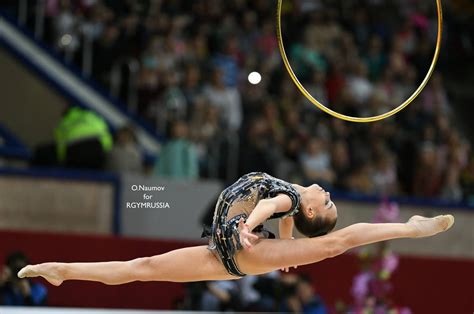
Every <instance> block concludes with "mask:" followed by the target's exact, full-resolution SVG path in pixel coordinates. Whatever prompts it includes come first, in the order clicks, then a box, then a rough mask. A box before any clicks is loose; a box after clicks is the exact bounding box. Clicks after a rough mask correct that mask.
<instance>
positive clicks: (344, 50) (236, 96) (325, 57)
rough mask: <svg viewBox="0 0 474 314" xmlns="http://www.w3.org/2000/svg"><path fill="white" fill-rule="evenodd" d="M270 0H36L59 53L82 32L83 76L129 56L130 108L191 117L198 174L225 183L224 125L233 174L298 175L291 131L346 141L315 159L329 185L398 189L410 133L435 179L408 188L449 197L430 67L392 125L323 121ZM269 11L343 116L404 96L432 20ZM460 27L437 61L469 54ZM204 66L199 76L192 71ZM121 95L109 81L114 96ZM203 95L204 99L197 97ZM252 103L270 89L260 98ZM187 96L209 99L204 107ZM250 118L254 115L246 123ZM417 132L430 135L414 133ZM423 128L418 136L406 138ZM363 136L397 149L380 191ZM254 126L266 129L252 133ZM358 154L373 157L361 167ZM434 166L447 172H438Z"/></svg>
mask: <svg viewBox="0 0 474 314" xmlns="http://www.w3.org/2000/svg"><path fill="white" fill-rule="evenodd" d="M273 5H274V4H273V2H272V1H268V0H264V1H257V2H255V3H254V2H245V1H221V2H219V1H212V2H196V1H194V2H192V3H191V2H189V1H184V0H175V1H172V2H166V1H151V2H150V1H144V2H142V1H135V2H134V1H127V2H125V3H120V2H114V1H71V0H61V1H48V5H47V21H46V27H47V28H48V29H47V30H46V31H45V33H46V34H47V36H46V40H48V39H49V41H50V44H51V45H53V46H54V47H59V49H60V50H61V51H63V52H64V53H65V54H66V55H67V57H68V60H71V58H73V57H75V58H74V59H73V60H76V61H79V60H81V59H82V58H80V57H81V56H80V53H81V51H82V47H80V45H82V43H83V41H82V40H81V39H82V37H84V36H85V37H87V38H90V39H92V40H93V41H94V49H93V69H94V71H93V77H94V78H95V79H97V80H99V81H100V82H101V83H103V84H106V85H107V86H108V85H109V81H110V78H109V73H110V70H111V68H112V67H113V66H114V65H118V64H121V62H123V61H124V60H126V61H127V60H129V59H130V58H134V59H135V58H136V59H138V60H140V62H139V64H140V69H139V77H138V80H137V81H138V83H137V92H138V110H137V111H138V114H139V115H140V116H142V117H144V118H145V119H146V120H148V121H149V122H151V123H152V124H153V125H154V126H155V128H156V130H157V131H158V132H161V133H166V130H167V129H168V127H169V123H170V122H171V121H173V120H175V119H179V120H186V122H187V123H190V122H191V123H192V126H193V127H192V129H193V132H192V134H190V138H192V140H193V141H196V144H197V145H198V148H199V149H198V151H199V164H200V169H201V171H200V175H202V176H206V175H210V174H209V173H210V172H209V171H208V169H207V165H209V164H213V165H219V166H218V167H214V168H216V169H217V168H219V169H218V170H215V171H213V172H212V174H211V176H213V177H218V176H220V177H222V178H226V179H231V178H230V176H236V175H237V174H236V173H234V172H235V171H233V170H232V169H230V170H229V168H230V167H228V166H227V163H228V160H230V159H229V156H232V155H233V154H235V155H237V154H238V152H237V149H235V148H234V149H229V147H231V146H232V145H230V144H229V143H225V139H222V138H226V137H228V133H226V132H218V131H226V130H230V131H232V132H233V138H234V139H235V140H234V141H233V143H234V144H235V143H240V144H239V145H238V150H239V151H240V154H239V156H241V161H240V165H241V166H240V169H241V170H242V169H244V168H246V169H248V170H255V168H254V167H262V168H260V169H259V170H265V169H266V171H273V172H274V173H275V174H276V175H278V176H280V177H284V178H289V177H290V176H291V177H293V178H294V179H296V181H299V180H300V178H301V176H302V175H301V170H300V163H299V158H300V156H301V155H303V154H306V152H305V150H307V148H306V147H305V145H304V143H305V140H307V137H309V136H313V135H317V137H319V138H322V139H324V140H336V141H339V140H342V141H344V142H345V143H346V145H345V146H346V148H345V149H344V148H340V147H339V148H337V149H335V152H331V153H332V154H331V162H334V164H333V165H331V162H330V163H329V164H330V166H329V168H333V169H334V172H335V173H336V174H335V175H334V177H335V178H334V179H333V184H335V185H336V186H337V187H339V188H343V189H348V190H349V191H352V192H354V191H355V192H360V193H389V194H404V193H408V194H410V193H412V192H413V190H414V189H415V186H417V188H418V189H419V188H420V186H419V185H418V183H420V182H421V181H423V180H422V178H421V177H420V176H422V175H421V174H419V175H418V176H417V175H416V172H417V171H416V170H415V168H416V164H415V163H416V162H417V159H420V160H421V159H423V158H421V157H420V158H418V155H420V156H421V155H425V153H422V152H419V151H418V149H417V147H416V146H417V145H416V143H417V142H418V141H419V140H422V141H424V142H428V141H430V142H432V145H434V150H436V154H435V155H436V156H435V157H434V158H435V159H436V166H435V169H437V170H438V171H439V172H440V173H439V174H437V175H436V180H438V181H439V182H438V183H437V186H438V187H437V188H432V191H431V192H429V193H428V192H427V191H424V192H426V193H422V192H421V191H417V195H420V196H422V195H425V194H426V195H431V196H433V197H440V196H441V195H443V197H445V198H448V199H453V197H454V199H458V198H459V193H458V192H459V189H458V187H461V188H462V189H465V188H466V187H468V186H469V184H468V185H466V184H464V183H462V184H461V181H463V180H465V179H464V178H465V177H466V175H465V170H463V169H465V167H466V164H467V159H466V158H467V157H466V156H464V155H465V153H458V152H457V153H455V155H459V156H457V157H453V156H452V155H453V153H451V152H450V151H451V150H452V149H454V150H455V151H459V150H462V149H460V148H459V146H460V144H459V143H458V144H453V143H451V141H452V140H451V138H452V135H451V133H452V132H451V129H452V127H451V126H452V125H454V123H453V119H452V116H451V113H452V111H453V109H452V108H451V101H452V100H451V99H450V97H449V96H450V94H449V93H448V90H447V88H446V86H447V85H446V84H445V81H446V80H443V77H442V76H441V74H440V73H435V74H434V75H433V77H432V78H431V80H430V81H429V84H428V86H427V87H426V89H425V90H424V92H423V93H422V94H421V95H420V96H419V98H418V99H417V103H414V104H413V105H412V106H410V107H408V108H406V109H405V110H403V111H402V112H400V113H399V114H398V115H397V125H398V126H397V127H394V124H393V123H387V120H385V121H384V123H381V124H379V125H377V128H376V132H374V131H373V130H371V129H372V126H371V125H355V124H345V123H344V122H342V121H339V120H337V119H328V116H327V115H325V114H323V113H321V112H320V111H318V110H315V109H314V107H313V106H312V105H310V104H309V103H308V102H307V101H306V99H305V98H303V97H302V96H301V94H300V93H299V91H298V90H297V89H296V88H294V86H293V84H292V82H291V80H290V79H289V77H288V76H287V75H286V73H285V72H284V68H283V67H282V64H281V59H280V57H279V53H278V49H277V41H276V37H275V35H274V31H273V30H272V28H273V21H274V16H273V13H272V12H273V11H272V7H273ZM8 6H9V5H8V4H7V8H8ZM10 6H11V5H10ZM453 8H455V6H453ZM453 8H451V9H453ZM283 10H284V11H285V13H284V15H285V16H286V17H285V21H284V23H283V34H284V38H285V46H286V50H287V52H288V53H289V55H290V57H291V58H290V59H291V60H290V61H291V64H292V66H293V68H294V70H295V73H296V74H297V75H298V79H299V80H300V81H301V82H302V83H304V86H305V87H306V88H307V90H308V91H309V92H310V93H311V94H312V95H313V96H314V97H315V98H316V99H318V100H319V101H321V102H322V103H324V104H327V105H328V106H329V107H330V108H331V109H334V110H336V111H339V112H342V113H345V114H349V115H353V116H367V115H377V114H381V113H383V112H387V111H388V110H389V109H392V108H393V107H394V106H397V105H399V104H401V103H402V102H403V101H405V100H406V99H407V97H408V96H409V95H411V93H412V92H413V91H414V90H415V88H416V87H417V85H418V83H419V80H420V79H421V78H423V77H424V75H426V71H427V68H428V66H429V64H430V62H431V59H432V54H433V47H434V41H435V38H436V36H435V35H436V34H434V31H436V28H435V27H431V24H432V22H433V16H429V14H427V10H426V7H424V6H419V5H417V2H416V1H404V2H400V3H392V4H390V5H389V4H384V3H383V1H363V4H362V5H361V4H358V3H357V2H355V1H346V2H344V3H342V2H341V4H340V5H334V4H331V3H329V2H328V1H322V0H321V1H316V0H314V1H311V0H304V1H297V2H295V3H294V4H288V5H285V6H284V8H283ZM458 10H459V8H458ZM12 12H15V10H12ZM380 12H383V14H380ZM433 12H434V11H433ZM446 19H452V16H451V15H447V16H446ZM394 21H400V23H396V22H394ZM448 23H449V21H448ZM456 23H459V21H456ZM458 28H459V29H461V28H462V27H459V26H457V27H455V28H450V29H451V31H450V29H448V34H454V33H453V32H452V29H458ZM458 33H459V32H458ZM49 34H52V35H49ZM462 36H465V34H464V35H463V34H462V32H461V33H459V34H457V33H456V34H455V35H453V36H451V35H448V36H447V38H448V43H451V44H450V45H446V48H447V49H448V50H449V51H450V53H452V54H455V55H456V58H451V59H452V60H451V61H449V62H454V63H457V62H460V61H458V60H462V59H463V58H457V57H458V56H459V57H463V56H467V54H468V53H469V50H468V49H467V48H466V47H467V46H466V45H464V46H463V45H457V44H454V45H453V44H452V43H455V42H456V41H459V40H460V39H461V38H463V37H462ZM450 38H451V39H450ZM466 38H467V37H466ZM58 43H59V46H58ZM450 47H451V48H450ZM79 65H80V64H79ZM446 65H447V64H444V63H443V62H440V63H439V64H438V67H439V68H440V70H443V66H446ZM210 67H212V69H213V71H212V72H211V73H212V75H209V74H207V73H206V70H208V69H209V68H210ZM251 71H259V72H260V73H261V74H262V82H261V83H260V84H258V85H255V86H254V85H250V84H248V83H247V82H246V80H245V78H246V77H247V75H248V73H249V72H251ZM125 94H126V93H125V92H123V91H121V97H123V96H125ZM203 98H204V99H206V100H205V101H201V99H203ZM266 99H272V101H271V105H269V104H268V102H267V101H266ZM200 102H206V103H209V104H210V105H211V106H212V107H213V108H214V109H210V110H208V109H207V108H206V109H205V108H204V107H206V106H204V107H202V106H201V104H200ZM205 112H209V114H210V118H209V119H208V120H206V121H205V124H206V127H205V131H204V132H202V131H201V130H198V129H199V126H200V121H204V120H205V119H203V118H204V117H205ZM260 115H263V118H261V116H260ZM196 116H201V117H202V118H199V119H196ZM260 119H261V120H260ZM256 120H259V121H261V122H259V123H262V125H261V126H260V125H258V126H257V125H255V123H256V122H255V121H256ZM398 122H399V123H398ZM429 129H431V130H434V132H432V131H426V130H429ZM216 130H217V131H216ZM425 132H427V133H429V134H425V135H422V136H420V134H423V133H425ZM216 133H217V135H221V134H222V137H219V140H215V137H214V134H216ZM431 133H432V134H431ZM374 135H375V136H377V137H379V138H381V139H382V141H383V142H384V145H385V146H388V147H391V150H392V152H391V153H389V156H390V157H389V159H390V158H394V157H396V158H397V164H395V162H394V161H392V162H390V163H391V164H392V165H391V166H390V167H389V166H387V165H385V166H386V167H387V169H388V168H390V169H391V170H390V171H389V172H392V171H394V169H395V167H397V169H396V171H394V172H395V173H394V175H393V176H392V175H390V176H392V177H393V178H394V179H393V181H394V182H393V185H394V186H397V187H398V188H395V189H392V188H390V189H389V191H386V189H385V188H383V189H380V186H378V185H377V184H374V182H373V181H374V180H375V181H377V182H378V180H379V179H380V178H385V179H386V178H387V177H388V175H387V173H388V172H386V171H384V170H382V168H383V167H382V165H381V164H382V163H383V162H382V161H381V160H379V158H380V156H379V155H378V152H375V151H374V150H375V149H376V148H374V147H370V148H366V147H365V146H366V145H363V144H365V143H372V142H373V140H374V138H373V136H374ZM426 135H429V136H428V137H429V138H425V137H426ZM256 136H267V137H268V138H264V139H262V138H253V137H256ZM251 137H252V138H251ZM234 146H236V147H237V145H234ZM339 146H341V145H339ZM456 147H457V148H456ZM210 148H211V149H210ZM53 149H54V148H53ZM330 149H331V150H332V147H330ZM344 150H346V152H344ZM212 152H219V154H215V153H212ZM247 152H248V154H247ZM38 155H40V156H39V157H44V156H41V154H38ZM218 155H219V156H218ZM344 155H347V156H346V157H344ZM428 155H429V154H428ZM461 155H463V156H461ZM45 159H47V158H45ZM369 159H371V160H373V162H375V163H376V164H368V163H367V161H368V160H369ZM452 159H466V160H464V161H462V160H461V161H460V160H457V161H456V162H454V161H452ZM38 161H41V158H38ZM41 162H43V164H45V163H46V164H47V163H48V161H47V160H42V161H41ZM41 162H39V163H40V164H41ZM247 163H248V164H247ZM336 163H337V165H336ZM419 163H420V164H422V162H421V161H419ZM454 163H456V166H453V164H454ZM242 165H243V166H242ZM360 165H362V166H360ZM372 167H373V168H372ZM448 167H449V168H450V169H454V168H458V170H456V171H453V170H448V171H446V169H447V168H448ZM346 168H347V169H349V170H352V173H350V172H349V171H347V170H344V169H346ZM457 172H459V174H456V173H457ZM342 173H344V174H342ZM382 173H385V174H382ZM418 173H419V171H418ZM341 175H342V176H341ZM374 178H377V179H374ZM385 179H384V180H385ZM415 179H416V180H417V181H416V184H415ZM425 179H426V178H425ZM448 181H449V182H448ZM463 182H464V181H463ZM430 184H431V182H430ZM425 188H427V187H425ZM448 191H449V192H448ZM455 191H457V192H455ZM462 194H463V195H466V192H465V191H462ZM454 195H456V196H454Z"/></svg>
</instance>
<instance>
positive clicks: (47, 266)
mask: <svg viewBox="0 0 474 314" xmlns="http://www.w3.org/2000/svg"><path fill="white" fill-rule="evenodd" d="M39 276H41V277H43V278H44V279H46V280H47V281H48V282H49V283H50V284H52V285H54V286H59V285H60V284H62V283H63V281H64V280H63V279H62V277H61V275H60V272H59V269H58V263H43V264H38V265H28V266H25V267H23V268H22V269H21V270H20V271H19V272H18V277H19V278H26V277H39Z"/></svg>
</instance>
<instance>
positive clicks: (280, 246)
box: [237, 215, 454, 274]
mask: <svg viewBox="0 0 474 314" xmlns="http://www.w3.org/2000/svg"><path fill="white" fill-rule="evenodd" d="M453 223H454V217H453V216H451V215H444V216H437V217H434V218H425V217H422V216H413V217H412V218H410V220H408V222H407V223H379V224H371V223H357V224H354V225H351V226H348V227H346V228H343V229H340V230H337V231H335V232H332V233H329V234H327V235H325V236H322V237H316V238H302V239H297V240H271V239H268V240H261V241H260V242H259V243H257V244H255V245H254V247H253V248H252V249H251V250H245V251H242V252H241V253H240V254H238V255H237V262H238V264H239V265H240V269H241V271H242V272H244V273H247V274H262V273H267V272H270V271H273V270H277V269H281V268H286V267H291V266H299V265H306V264H311V263H316V262H319V261H321V260H324V259H326V258H330V257H335V256H337V255H340V254H342V253H344V252H346V251H347V250H349V249H351V248H355V247H358V246H362V245H366V244H370V243H375V242H380V241H386V240H392V239H401V238H421V237H428V236H433V235H435V234H437V233H440V232H443V231H446V230H447V229H449V228H450V227H451V226H452V225H453Z"/></svg>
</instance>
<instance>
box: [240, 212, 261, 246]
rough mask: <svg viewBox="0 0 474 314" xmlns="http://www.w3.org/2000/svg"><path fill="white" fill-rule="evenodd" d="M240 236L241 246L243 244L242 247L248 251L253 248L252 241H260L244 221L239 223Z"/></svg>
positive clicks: (241, 220)
mask: <svg viewBox="0 0 474 314" xmlns="http://www.w3.org/2000/svg"><path fill="white" fill-rule="evenodd" d="M239 234H240V244H242V246H243V247H244V248H246V249H250V248H251V247H252V243H251V242H250V240H258V236H257V235H256V234H253V233H252V231H250V230H249V226H248V225H247V224H246V223H244V220H243V219H240V221H239Z"/></svg>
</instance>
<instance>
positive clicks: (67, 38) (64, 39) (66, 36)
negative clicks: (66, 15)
mask: <svg viewBox="0 0 474 314" xmlns="http://www.w3.org/2000/svg"><path fill="white" fill-rule="evenodd" d="M71 41H72V36H71V35H69V34H64V35H63V36H62V37H61V45H62V46H68V45H69V44H71Z"/></svg>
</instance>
